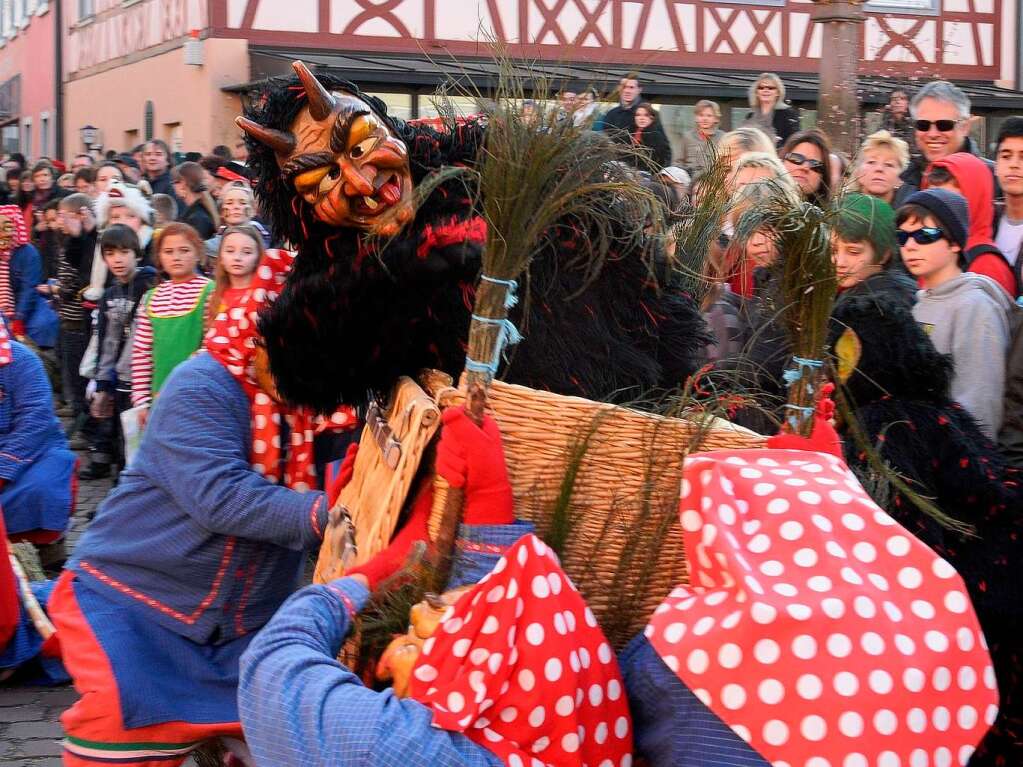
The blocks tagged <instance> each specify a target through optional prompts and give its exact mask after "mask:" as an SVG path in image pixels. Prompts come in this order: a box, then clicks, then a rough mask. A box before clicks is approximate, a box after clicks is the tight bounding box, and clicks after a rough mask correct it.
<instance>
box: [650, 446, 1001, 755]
mask: <svg viewBox="0 0 1023 767" xmlns="http://www.w3.org/2000/svg"><path fill="white" fill-rule="evenodd" d="M680 512H681V525H682V530H683V539H684V542H685V550H686V552H687V554H688V555H689V566H690V573H691V582H690V584H685V585H680V586H679V587H677V588H676V589H675V590H674V591H672V593H671V594H669V595H668V597H667V598H666V599H665V600H664V602H663V603H662V604H661V606H660V607H659V608H658V609H657V610H656V612H655V613H654V615H653V616H652V618H651V619H650V623H649V624H648V626H647V628H646V631H645V634H646V636H647V638H648V639H649V641H650V643H651V645H652V646H653V647H654V649H655V650H656V652H657V654H658V655H659V656H660V657H661V659H662V660H663V661H664V663H665V665H666V666H668V668H670V669H671V670H672V671H673V672H675V674H676V675H677V676H678V678H679V679H680V680H681V681H682V682H683V683H684V684H685V685H686V686H687V687H688V688H689V689H690V690H692V691H693V693H694V694H695V695H696V696H697V697H698V698H699V699H700V700H701V701H702V702H703V703H704V704H705V705H706V706H708V707H709V708H710V709H711V710H712V711H713V712H714V713H715V714H716V715H717V716H718V717H719V718H720V719H721V720H722V721H723V722H724V723H725V724H727V725H728V726H729V727H731V729H732V730H733V731H734V732H735V733H736V734H737V735H739V736H740V737H741V738H742V739H743V740H745V741H746V742H747V743H749V744H750V745H751V746H752V747H753V748H754V749H755V750H756V751H757V752H758V753H759V754H760V755H761V756H763V757H764V758H765V759H766V760H767V762H769V763H773V764H779V763H781V762H783V761H784V762H785V763H787V764H793V765H796V764H799V765H803V764H807V765H809V764H817V763H818V762H819V763H820V764H822V765H823V764H832V765H840V764H853V763H855V764H882V763H884V764H887V763H888V762H889V761H890V762H891V763H893V764H898V763H901V764H909V763H913V764H915V763H916V762H917V761H918V760H920V759H921V758H926V759H930V760H933V762H934V763H936V764H937V763H946V762H950V761H951V760H952V759H953V758H958V759H960V760H961V761H962V763H963V764H965V763H966V760H967V756H966V755H968V754H969V753H971V752H972V750H973V748H974V747H975V746H976V745H977V743H979V742H980V740H981V738H982V737H983V736H984V733H985V732H986V731H987V728H988V726H989V725H990V724H991V723H992V722H994V720H995V717H996V715H997V713H998V692H997V689H996V683H995V676H994V670H993V668H992V665H991V659H990V657H989V655H988V653H987V649H986V644H985V640H984V633H983V631H982V630H981V628H980V625H979V623H978V621H977V617H976V615H975V614H974V612H973V608H972V606H971V604H970V599H969V596H967V591H966V587H965V585H964V584H963V581H962V579H961V578H960V577H959V575H958V574H957V573H956V571H955V570H954V569H953V568H952V566H951V565H950V564H948V562H946V561H945V560H943V559H941V558H940V557H938V556H937V555H936V554H935V553H934V552H933V551H931V549H929V548H928V547H927V546H925V545H924V544H923V543H921V542H920V541H919V540H917V539H916V538H914V537H913V535H912V534H910V533H909V532H907V531H906V530H905V529H904V528H902V527H900V526H899V525H898V523H896V522H895V520H893V519H892V518H891V517H890V516H888V515H887V514H886V513H885V512H883V511H882V510H881V509H880V508H879V507H878V506H877V505H876V504H875V503H874V502H873V501H872V500H871V499H870V497H869V496H868V495H867V494H866V492H864V490H863V488H862V487H861V486H860V484H859V482H858V481H857V480H856V478H855V476H854V475H853V474H852V472H851V471H850V470H849V468H848V467H847V466H846V465H845V464H844V463H843V461H842V460H841V459H840V458H838V457H837V456H835V455H828V454H825V453H814V452H806V451H802V450H736V451H716V452H713V453H703V454H696V455H693V456H690V457H689V458H687V459H686V463H685V468H684V480H683V483H682V500H681V504H680Z"/></svg>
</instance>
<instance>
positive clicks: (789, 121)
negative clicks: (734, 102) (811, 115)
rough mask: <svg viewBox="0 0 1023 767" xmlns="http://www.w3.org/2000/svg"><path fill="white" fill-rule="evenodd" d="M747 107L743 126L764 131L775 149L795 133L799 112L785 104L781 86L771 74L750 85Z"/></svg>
mask: <svg viewBox="0 0 1023 767" xmlns="http://www.w3.org/2000/svg"><path fill="white" fill-rule="evenodd" d="M749 105H750V108H751V111H750V112H749V113H747V115H746V119H745V120H744V121H743V125H749V126H752V127H754V128H759V129H760V130H762V131H764V133H766V134H767V135H768V136H770V137H771V138H773V139H774V145H775V146H776V147H777V146H779V145H780V144H784V143H785V141H787V140H788V138H789V136H791V135H792V134H793V133H795V132H796V131H798V130H799V111H798V110H797V109H796V108H795V107H794V106H792V105H791V104H788V103H786V102H785V85H784V84H783V83H782V81H781V78H780V77H778V75H776V74H774V73H773V72H764V73H763V74H761V75H760V77H758V78H757V79H756V80H754V81H753V84H752V85H750V88H749Z"/></svg>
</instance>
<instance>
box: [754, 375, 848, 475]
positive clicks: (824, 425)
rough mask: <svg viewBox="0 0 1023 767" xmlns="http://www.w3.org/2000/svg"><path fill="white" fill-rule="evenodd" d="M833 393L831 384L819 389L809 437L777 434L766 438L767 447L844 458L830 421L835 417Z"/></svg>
mask: <svg viewBox="0 0 1023 767" xmlns="http://www.w3.org/2000/svg"><path fill="white" fill-rule="evenodd" d="M834 391H835V385H834V384H832V383H828V384H824V386H822V387H821V396H820V399H818V400H817V407H816V409H815V410H814V413H813V431H812V432H811V433H810V436H809V437H801V436H799V435H798V434H787V433H785V432H779V433H778V434H775V435H774V436H773V437H768V438H767V447H768V448H770V449H772V450H810V451H812V452H815V453H831V455H834V456H837V457H838V458H844V456H843V455H842V440H841V439H839V437H838V433H837V432H836V431H835V427H834V426H832V425H831V419H832V418H834V416H835V403H834V401H832V399H831V393H832V392H834Z"/></svg>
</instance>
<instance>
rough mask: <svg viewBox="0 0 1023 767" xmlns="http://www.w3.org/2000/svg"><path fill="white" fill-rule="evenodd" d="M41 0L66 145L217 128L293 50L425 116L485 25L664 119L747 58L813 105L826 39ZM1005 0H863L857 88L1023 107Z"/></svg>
mask: <svg viewBox="0 0 1023 767" xmlns="http://www.w3.org/2000/svg"><path fill="white" fill-rule="evenodd" d="M37 1H38V0H37ZM18 2H21V0H18ZM51 2H53V3H56V2H60V3H62V6H61V8H62V14H61V16H62V20H61V25H62V30H63V38H62V40H63V56H62V69H63V77H64V101H65V104H64V121H63V122H64V140H65V147H66V148H65V154H68V155H70V154H73V153H74V152H77V151H80V150H81V149H83V148H84V146H83V144H82V139H81V129H82V128H84V127H86V126H89V127H94V128H96V129H98V131H99V139H98V143H99V144H101V148H102V149H104V150H106V149H116V150H118V151H121V150H125V149H130V148H131V147H133V146H135V145H136V144H138V143H141V142H142V141H143V140H145V139H146V138H149V137H154V138H162V139H164V140H165V141H167V142H168V144H170V145H171V147H172V148H173V149H175V150H180V151H199V152H208V151H209V150H210V149H212V147H213V146H215V145H217V144H227V145H229V146H231V145H233V144H234V142H236V141H237V139H238V132H237V130H236V129H235V127H234V125H233V122H232V120H233V117H234V116H235V115H236V114H238V112H239V111H240V109H241V99H242V98H243V97H244V96H245V94H246V93H247V91H248V90H249V86H250V85H251V84H252V83H253V82H254V81H258V80H259V79H260V78H262V77H265V76H267V75H273V74H280V73H286V72H288V71H289V67H288V61H289V60H290V59H292V58H304V59H305V60H306V61H307V62H308V63H309V64H310V65H311V66H313V67H319V68H321V69H325V70H328V71H331V72H333V73H335V74H339V75H342V76H345V77H348V78H350V79H353V80H356V81H358V82H360V84H362V85H363V86H364V87H366V88H367V89H368V90H371V91H373V92H376V93H377V94H378V95H380V96H381V97H383V98H385V100H386V101H387V102H388V104H389V105H391V107H392V108H393V109H394V110H395V112H396V113H397V114H400V115H402V116H425V115H428V114H429V110H430V106H429V101H430V98H431V95H432V93H433V91H434V89H435V88H436V86H437V85H438V84H439V83H440V82H442V81H443V80H444V78H445V76H446V74H448V73H457V70H458V69H459V67H460V66H462V65H463V64H464V65H466V66H468V67H469V68H470V69H472V68H473V67H477V68H479V69H480V71H482V69H483V68H484V67H485V64H486V61H487V59H488V58H489V47H488V42H487V41H489V40H494V39H496V40H498V41H501V42H502V43H503V44H505V45H506V46H507V48H508V50H509V52H510V53H511V54H512V55H520V56H523V57H525V58H527V59H534V60H535V59H541V60H545V61H546V62H548V63H549V65H550V66H552V67H555V68H557V67H565V68H566V71H570V72H571V75H570V76H571V77H572V78H574V79H576V80H578V79H580V78H589V77H592V78H593V81H592V84H594V85H596V86H597V87H598V89H600V90H605V91H609V90H611V89H612V88H613V86H614V84H615V83H616V81H617V78H618V77H620V76H621V75H622V74H624V73H625V72H627V71H630V70H638V71H640V72H641V73H642V75H643V78H644V82H645V83H647V84H648V87H646V88H645V93H646V94H647V95H648V96H649V97H652V98H654V99H656V100H657V101H658V102H659V103H660V104H662V105H665V106H669V105H674V106H671V107H670V108H669V111H668V112H662V117H668V116H669V115H674V116H673V117H672V118H671V120H672V122H671V125H669V126H668V127H669V129H670V130H669V132H670V133H672V134H674V133H677V132H679V131H681V130H682V129H683V128H685V127H686V126H687V124H688V122H687V121H688V120H689V119H690V116H691V115H690V112H688V111H687V109H689V110H690V111H691V107H690V106H688V105H691V104H692V103H694V102H695V101H696V100H697V99H699V98H705V97H708V96H711V97H715V98H717V99H718V100H719V101H721V103H722V107H723V108H725V110H726V113H727V116H726V119H725V125H726V127H727V125H728V123H729V122H730V121H731V120H732V119H733V116H738V115H741V114H742V113H744V111H745V110H746V109H747V108H748V107H747V106H746V96H745V89H746V86H747V85H748V83H749V82H750V80H751V79H752V78H753V77H754V76H755V74H756V73H758V72H761V71H774V72H778V73H780V74H781V75H782V76H783V78H785V80H786V83H787V84H789V86H790V87H789V91H790V94H791V95H792V97H793V99H794V100H796V101H797V102H800V106H801V108H802V109H803V110H804V115H807V116H808V119H809V120H812V119H813V116H812V113H813V109H814V108H815V104H816V97H817V81H816V73H817V71H818V70H819V67H820V60H821V58H822V56H825V55H827V53H826V50H825V48H826V46H825V42H824V41H823V40H822V34H821V33H822V29H821V27H820V25H818V24H815V23H814V22H813V14H814V8H815V3H814V2H812V1H811V0H134V1H133V2H123V0H51ZM6 5H10V2H8V3H5V6H6ZM1019 6H1020V0H868V2H867V3H866V5H865V8H866V11H867V14H866V16H867V18H866V22H865V24H864V27H863V50H862V53H861V58H860V61H861V65H860V73H861V78H862V79H861V91H862V93H861V94H860V95H861V100H862V101H863V103H864V104H865V105H867V106H868V108H869V105H870V104H872V103H878V102H879V101H881V100H883V99H884V98H885V95H886V92H887V88H888V87H890V86H891V83H892V82H893V81H900V82H908V83H910V84H912V83H913V82H920V81H923V80H927V79H931V78H934V77H943V78H946V79H952V80H955V81H956V82H958V83H960V84H961V85H963V86H964V87H966V88H967V89H968V90H970V91H971V97H972V98H973V99H974V103H975V105H976V106H977V107H978V110H977V111H978V112H979V113H981V114H988V115H992V117H991V119H990V120H989V121H988V123H986V124H982V125H981V126H980V127H979V129H978V130H979V131H981V134H982V135H978V136H977V138H978V139H979V140H981V141H982V143H983V138H984V135H983V133H984V132H985V131H986V132H987V133H993V131H994V130H995V129H996V127H997V120H998V119H1000V118H999V115H1000V116H1002V117H1004V115H1005V114H1008V113H1009V112H1010V111H1013V112H1016V113H1019V112H1023V94H1020V93H1019V91H1020V90H1023V82H1021V79H1023V78H1021V74H1020V72H1021V51H1020V48H1021V42H1023V38H1021V34H1020V29H1021V25H1023V20H1021V18H1020V10H1019ZM456 58H457V59H458V62H459V63H458V64H455V63H454V59H456ZM22 85H24V84H23V83H22ZM483 87H485V86H483ZM22 94H23V95H24V89H23V91H22ZM736 119H739V118H736Z"/></svg>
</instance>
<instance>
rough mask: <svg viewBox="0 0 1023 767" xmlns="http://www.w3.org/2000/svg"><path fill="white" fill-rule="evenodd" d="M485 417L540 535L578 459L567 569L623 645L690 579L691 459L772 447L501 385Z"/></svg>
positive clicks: (720, 425)
mask: <svg viewBox="0 0 1023 767" xmlns="http://www.w3.org/2000/svg"><path fill="white" fill-rule="evenodd" d="M462 386H463V388H462V389H461V390H456V389H453V388H449V389H447V390H444V391H441V392H438V393H437V395H438V399H439V401H440V404H441V405H442V406H448V405H456V404H461V403H462V402H464V380H463V385H462ZM487 409H488V411H489V412H490V413H491V414H492V415H493V416H494V418H495V419H496V421H497V423H498V425H499V426H500V427H501V433H502V436H503V439H504V447H505V455H506V457H507V461H508V471H509V474H510V476H511V483H512V490H513V492H514V494H515V512H516V516H518V517H519V518H522V519H527V520H530V521H533V522H536V523H537V524H538V526H539V527H540V530H541V532H544V526H545V524H546V520H548V519H549V518H550V513H551V510H552V509H553V508H554V506H555V504H556V503H557V502H558V501H557V499H558V498H559V495H561V494H562V491H563V485H564V484H565V477H566V473H567V470H568V468H569V466H570V465H571V464H573V463H574V462H575V461H579V463H578V464H577V465H578V467H579V470H578V472H577V474H576V478H575V482H574V486H573V491H572V493H571V500H570V503H569V509H570V513H571V516H572V518H573V520H574V526H573V528H572V532H571V535H570V536H568V539H567V541H568V542H567V545H566V547H565V550H564V551H563V553H562V564H563V566H564V568H565V570H566V572H567V573H568V574H569V575H570V576H571V578H572V580H573V582H574V583H575V584H576V586H577V587H578V588H579V590H580V591H581V592H582V593H583V595H584V596H585V597H586V599H587V601H588V603H589V605H590V607H591V608H592V610H593V612H594V613H595V615H596V616H597V618H598V620H599V621H600V623H601V625H602V626H603V627H604V629H605V631H606V632H608V634H609V636H610V637H611V639H612V641H613V642H615V643H616V644H618V645H620V644H622V643H623V642H624V641H625V640H626V639H627V638H628V637H629V636H632V635H633V634H634V633H635V632H637V631H639V630H641V629H642V627H643V626H644V625H645V623H646V620H647V618H648V617H649V615H650V613H651V611H652V610H653V609H655V608H656V607H657V605H658V604H659V603H660V602H661V600H662V599H663V598H664V596H665V595H666V594H667V593H668V592H669V591H670V590H671V589H672V588H673V587H674V586H676V585H677V584H679V583H683V582H686V581H687V580H688V573H687V567H686V561H685V554H684V552H683V550H682V534H681V530H680V529H679V523H678V512H677V509H678V498H679V487H680V482H681V477H682V462H683V460H684V458H685V456H686V455H687V454H689V453H692V452H696V451H705V450H716V449H743V448H758V447H763V446H764V441H765V438H764V437H762V436H761V435H759V434H756V433H754V432H751V431H749V430H747V429H744V428H742V427H739V426H735V425H734V424H731V423H729V422H727V421H723V420H720V419H713V418H711V419H706V421H707V422H705V423H698V422H696V421H688V420H682V419H678V418H665V417H662V416H657V415H652V414H649V413H642V412H639V411H636V410H630V409H628V408H624V407H618V406H615V405H608V404H601V403H597V402H592V401H590V400H586V399H582V398H579V397H566V396H561V395H557V394H551V393H550V392H544V391H538V390H535V389H529V388H526V387H523V386H514V385H510V384H505V383H502V382H500V381H495V382H493V384H492V385H491V386H490V389H489V391H488V393H487ZM587 435H589V436H588V439H587ZM581 445H585V451H584V452H582V456H581V459H580V458H579V457H578V456H579V455H580V452H581V451H582V450H583V448H582V447H581ZM573 456H575V457H573ZM442 505H443V504H442V502H436V501H435V504H434V509H435V510H436V509H438V508H439V507H440V506H442Z"/></svg>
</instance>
